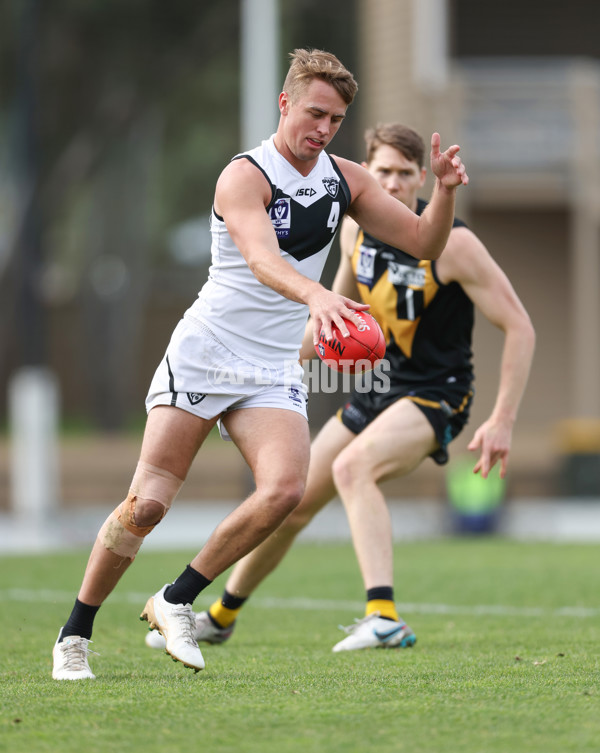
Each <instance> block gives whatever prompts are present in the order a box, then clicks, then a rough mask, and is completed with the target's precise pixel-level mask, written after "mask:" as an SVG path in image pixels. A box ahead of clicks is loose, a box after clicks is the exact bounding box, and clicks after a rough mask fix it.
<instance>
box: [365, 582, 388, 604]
mask: <svg viewBox="0 0 600 753" xmlns="http://www.w3.org/2000/svg"><path fill="white" fill-rule="evenodd" d="M375 600H377V601H394V589H393V587H392V586H376V587H375V588H368V589H367V601H375Z"/></svg>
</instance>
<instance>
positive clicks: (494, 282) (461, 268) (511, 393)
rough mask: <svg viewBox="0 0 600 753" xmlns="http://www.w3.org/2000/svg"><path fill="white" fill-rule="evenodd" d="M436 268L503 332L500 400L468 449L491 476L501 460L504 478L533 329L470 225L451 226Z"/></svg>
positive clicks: (480, 469) (529, 360)
mask: <svg viewBox="0 0 600 753" xmlns="http://www.w3.org/2000/svg"><path fill="white" fill-rule="evenodd" d="M437 272H438V275H439V276H440V278H441V279H442V281H443V282H450V281H455V282H458V283H460V285H461V286H462V288H463V290H464V291H465V293H466V294H467V295H468V296H469V298H470V299H471V300H472V301H473V303H474V304H475V306H476V307H477V308H478V309H479V310H480V311H481V313H482V314H483V315H484V316H485V317H486V319H488V320H489V321H490V322H491V323H492V324H494V325H495V326H496V327H498V328H499V329H501V330H502V331H503V332H504V346H503V349H502V358H501V364H500V379H499V385H498V392H497V395H496V401H495V404H494V407H493V410H492V412H491V414H490V416H489V418H488V419H487V420H486V421H484V422H483V424H481V426H480V427H479V428H478V429H477V430H476V431H475V434H474V436H473V439H472V440H471V442H470V443H469V445H468V448H469V450H472V451H474V452H479V459H478V460H477V462H476V464H475V467H474V468H473V472H474V473H479V472H481V475H482V476H483V477H484V478H487V475H488V473H489V472H490V470H491V469H492V468H493V467H494V465H496V463H500V476H501V477H502V478H504V476H505V475H506V471H507V467H508V458H509V453H510V448H511V443H512V431H513V426H514V423H515V421H516V418H517V413H518V410H519V405H520V403H521V399H522V397H523V394H524V392H525V388H526V386H527V381H528V378H529V372H530V369H531V363H532V360H533V353H534V348H535V331H534V329H533V325H532V324H531V320H530V318H529V315H528V314H527V311H526V310H525V307H524V306H523V304H522V303H521V301H520V300H519V298H518V296H517V294H516V293H515V290H514V288H513V286H512V285H511V283H510V281H509V279H508V277H507V276H506V275H505V273H504V272H503V271H502V269H501V268H500V267H499V266H498V264H496V262H495V261H494V260H493V259H492V257H491V256H490V254H489V252H488V251H487V249H486V248H485V246H484V245H483V243H481V241H480V240H479V239H478V238H477V236H475V235H474V234H473V233H472V232H471V231H470V230H468V229H467V228H455V229H454V230H453V231H452V233H451V237H450V241H449V243H448V247H447V248H446V250H445V251H444V254H443V256H442V257H441V259H440V260H439V261H438V262H437Z"/></svg>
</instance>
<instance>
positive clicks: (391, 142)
mask: <svg viewBox="0 0 600 753" xmlns="http://www.w3.org/2000/svg"><path fill="white" fill-rule="evenodd" d="M366 143H367V162H365V163H363V165H364V167H365V168H366V169H368V171H369V172H370V173H371V174H372V175H373V176H374V177H375V178H376V179H377V180H378V181H379V183H380V184H381V186H382V187H383V188H384V189H385V190H386V191H387V193H388V194H390V195H391V196H393V197H394V198H396V199H398V201H400V202H402V203H404V204H405V205H406V206H408V207H409V208H410V209H412V210H413V211H414V212H416V213H417V214H420V213H421V212H422V211H423V209H424V207H425V206H426V203H425V202H424V201H422V200H421V199H419V198H417V194H418V191H419V189H421V188H422V186H423V184H424V182H425V168H424V166H423V163H424V144H423V141H422V139H421V137H420V136H419V135H418V134H417V133H415V132H414V131H413V130H411V129H409V128H407V127H405V126H402V125H398V124H388V125H382V126H378V127H377V128H375V129H372V130H369V131H368V132H367V134H366ZM340 245H341V252H342V253H341V261H340V265H339V269H338V272H337V274H336V277H335V280H334V284H333V290H334V291H335V292H337V293H338V294H341V295H345V296H348V297H351V298H357V294H359V295H360V298H361V299H362V300H363V301H364V302H365V303H368V304H370V311H371V313H372V314H373V315H374V316H375V318H376V319H377V320H378V321H379V323H380V325H381V327H382V329H383V332H384V334H385V337H386V342H387V352H386V358H387V359H388V360H389V362H390V365H391V369H390V370H389V371H387V372H386V374H385V376H386V377H387V378H388V379H389V388H388V389H387V390H383V391H382V390H378V389H376V387H377V385H376V384H374V385H373V388H372V389H371V390H370V391H369V392H356V393H354V394H353V395H352V396H351V398H350V400H349V401H348V402H347V403H346V405H344V406H343V408H341V410H340V411H339V413H338V415H337V416H334V417H332V418H331V419H329V421H328V422H327V423H326V424H325V426H324V427H323V429H322V430H321V432H320V433H319V434H318V436H317V437H316V438H315V440H314V441H313V443H312V447H311V458H310V466H309V473H308V482H307V487H306V491H305V494H304V497H303V499H302V501H301V503H300V504H299V506H298V507H297V508H296V509H295V510H294V511H293V512H292V513H291V515H289V516H288V517H287V519H286V520H285V521H284V523H283V524H282V525H281V526H280V527H279V528H278V529H277V531H276V532H275V533H274V534H272V535H271V536H270V537H269V538H268V539H267V540H266V541H265V542H263V544H261V545H260V546H259V547H258V548H256V549H255V550H254V551H253V552H251V553H250V554H249V555H247V556H246V557H245V558H244V559H242V560H240V562H238V564H237V565H236V567H235V568H234V570H233V572H232V574H231V575H230V577H229V579H228V581H227V584H226V588H225V593H224V594H223V597H222V598H221V599H219V600H217V601H216V602H215V603H214V604H213V605H212V606H211V607H210V609H209V610H208V612H202V613H200V614H199V615H197V617H196V626H197V638H198V640H204V641H207V642H210V643H222V642H223V641H224V640H226V639H227V638H228V637H229V636H230V635H231V632H232V630H233V625H234V622H235V619H236V617H237V615H238V613H239V610H240V608H241V606H242V604H243V603H244V601H245V600H246V599H247V598H248V596H249V595H250V594H251V593H252V591H253V590H254V589H255V588H256V586H257V585H258V584H259V583H260V582H261V581H262V580H263V578H264V577H265V576H266V575H268V573H270V572H271V571H272V570H273V568H274V567H275V566H276V565H277V564H278V563H279V561H280V560H281V559H282V557H283V556H284V554H285V553H286V551H287V550H288V548H289V547H290V545H291V543H292V542H293V540H294V538H295V537H296V535H297V534H298V533H299V531H301V530H302V529H303V528H304V527H305V526H306V525H307V523H308V522H309V521H310V520H311V519H312V518H313V517H314V515H315V514H316V513H317V512H318V511H319V510H320V509H321V508H322V507H323V506H324V505H325V504H326V503H327V502H328V501H329V500H330V499H332V498H333V497H334V496H335V495H336V492H337V494H339V496H340V497H341V499H342V501H343V502H344V505H345V508H346V512H347V515H348V519H349V523H350V527H351V531H352V537H353V542H354V547H355V550H356V554H357V557H358V562H359V565H360V568H361V573H362V576H363V581H364V585H365V589H366V598H367V605H366V615H365V617H364V619H362V620H360V621H358V622H357V623H356V624H355V625H353V626H352V627H351V628H348V629H347V632H348V636H347V637H346V638H344V639H343V640H342V641H340V642H339V643H337V644H336V645H335V646H334V649H333V650H334V651H345V650H355V649H361V648H368V647H403V646H411V645H413V644H414V642H415V640H416V637H415V635H414V633H413V631H412V630H411V629H410V628H409V627H408V626H407V625H406V624H405V622H404V621H403V620H402V619H401V618H400V617H399V616H398V613H397V611H396V608H395V604H394V592H393V562H392V530H391V524H390V518H389V513H388V509H387V505H386V501H385V499H384V496H383V494H382V493H381V491H380V489H379V487H378V481H380V480H382V479H384V478H386V479H387V478H391V477H398V476H403V475H405V474H407V473H409V472H410V471H412V470H413V469H414V468H416V467H417V466H418V465H419V464H420V463H421V462H422V461H423V460H424V459H425V458H427V457H432V458H433V460H434V461H435V462H437V463H445V462H446V461H447V459H448V452H447V447H448V444H449V442H450V441H451V440H452V439H454V438H455V437H456V436H457V435H458V433H459V432H460V431H461V430H462V429H463V427H464V426H465V424H466V422H467V419H468V415H469V407H470V404H471V400H472V398H473V388H472V382H473V370H472V363H471V335H472V330H473V322H474V308H475V307H477V308H478V309H479V311H480V312H481V313H482V314H483V315H484V316H485V317H486V318H487V319H488V320H489V321H491V322H492V323H493V324H494V325H496V326H497V327H499V328H500V329H501V330H502V331H503V332H504V349H503V353H502V362H501V370H500V381H499V388H498V393H497V398H496V402H495V405H494V407H493V410H492V412H491V414H490V417H489V418H488V419H487V421H485V422H484V423H483V424H482V425H481V426H480V427H479V428H478V429H477V430H476V432H475V434H474V436H473V439H472V440H471V442H470V444H469V449H471V450H474V451H476V452H478V453H479V458H478V460H477V461H476V464H475V467H474V471H475V472H476V473H478V472H481V474H482V476H484V477H487V475H488V472H489V470H490V469H491V468H492V467H493V466H494V465H495V464H496V463H500V474H501V476H504V475H505V473H506V467H507V462H508V455H509V451H510V446H511V434H512V428H513V424H514V422H515V419H516V416H517V410H518V407H519V403H520V401H521V397H522V395H523V392H524V390H525V386H526V383H527V379H528V375H529V370H530V364H531V360H532V357H533V351H534V341H535V334H534V330H533V327H532V325H531V322H530V319H529V316H528V315H527V312H526V311H525V309H524V307H523V305H522V304H521V302H520V300H519V299H518V297H517V295H516V293H515V291H514V290H513V287H512V285H511V283H510V282H509V280H508V279H507V277H506V275H505V274H504V273H503V271H502V270H501V269H500V267H499V266H498V265H497V264H496V262H495V261H494V260H493V259H492V257H491V256H490V254H489V253H488V251H487V250H486V248H485V247H484V245H483V244H482V243H481V241H480V240H479V239H478V238H477V237H476V236H475V235H474V234H473V233H472V232H471V231H470V230H469V229H468V228H467V227H466V225H465V224H464V223H463V222H461V221H460V220H455V221H454V226H453V229H452V230H451V232H450V236H449V240H448V243H447V245H446V247H445V249H444V251H443V253H442V255H441V256H440V258H439V259H437V260H436V261H420V260H418V259H415V258H414V257H412V256H410V255H409V254H407V253H405V252H404V251H401V250H399V249H397V248H393V247H391V246H389V245H386V244H385V243H383V242H381V241H379V240H377V239H376V238H375V237H373V236H372V235H369V234H367V233H366V232H364V231H363V230H362V229H361V228H360V227H358V225H357V224H356V223H355V222H354V221H353V220H351V219H349V218H346V219H345V220H344V224H343V225H342V229H341V238H340ZM310 334H311V333H310V332H309V330H307V337H306V338H305V347H303V350H302V355H303V356H304V357H306V358H310V357H312V356H313V355H314V352H313V350H312V340H311V337H309V335H310ZM373 374H376V372H373ZM374 378H375V379H376V377H374ZM150 635H152V634H150ZM157 638H158V639H160V636H157ZM149 640H151V639H149Z"/></svg>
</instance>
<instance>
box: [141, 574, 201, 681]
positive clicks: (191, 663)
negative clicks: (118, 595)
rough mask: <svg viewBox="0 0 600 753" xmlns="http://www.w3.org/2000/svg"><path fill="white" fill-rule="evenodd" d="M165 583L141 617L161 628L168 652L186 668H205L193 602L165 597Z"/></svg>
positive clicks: (156, 627) (148, 603)
mask: <svg viewBox="0 0 600 753" xmlns="http://www.w3.org/2000/svg"><path fill="white" fill-rule="evenodd" d="M169 585H170V584H169V583H167V585H165V586H163V587H162V588H161V589H160V591H159V592H158V593H156V594H154V596H151V597H150V598H149V599H148V601H147V602H146V606H145V607H144V611H143V612H142V614H141V615H140V619H141V620H147V621H148V623H149V625H150V627H151V628H153V629H154V630H158V631H159V632H160V633H161V634H162V636H163V638H164V640H165V646H164V648H165V650H166V652H167V653H168V654H169V655H170V656H171V657H172V658H173V659H174V660H175V661H180V662H181V663H182V664H183V665H184V666H185V667H190V669H193V670H194V671H195V672H198V671H200V670H201V669H204V658H203V656H202V652H201V651H200V649H199V648H198V643H197V641H196V638H195V633H196V620H195V618H194V612H193V611H192V605H191V604H170V603H169V602H168V601H166V599H165V597H164V591H165V588H168V587H169Z"/></svg>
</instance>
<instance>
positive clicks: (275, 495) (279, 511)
mask: <svg viewBox="0 0 600 753" xmlns="http://www.w3.org/2000/svg"><path fill="white" fill-rule="evenodd" d="M304 487H305V483H304V481H303V480H302V479H297V478H281V479H278V480H277V481H276V482H274V483H272V484H270V485H269V486H268V487H267V488H264V489H263V492H264V495H265V498H266V504H267V505H268V507H269V508H270V509H271V510H272V511H273V513H274V514H275V515H276V516H279V517H281V519H282V520H283V518H285V517H286V515H289V514H290V513H291V512H292V510H294V509H295V508H296V507H297V506H298V504H299V503H300V500H301V499H302V495H303V494H304Z"/></svg>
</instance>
